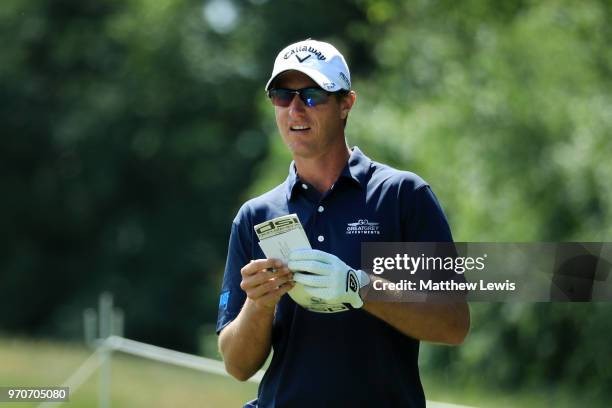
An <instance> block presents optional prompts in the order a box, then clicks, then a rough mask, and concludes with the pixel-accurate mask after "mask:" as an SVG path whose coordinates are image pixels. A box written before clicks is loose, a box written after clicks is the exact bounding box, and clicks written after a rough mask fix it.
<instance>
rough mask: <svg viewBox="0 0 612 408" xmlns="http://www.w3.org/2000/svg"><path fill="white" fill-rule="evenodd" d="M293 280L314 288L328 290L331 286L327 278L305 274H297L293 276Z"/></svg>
mask: <svg viewBox="0 0 612 408" xmlns="http://www.w3.org/2000/svg"><path fill="white" fill-rule="evenodd" d="M293 280H294V281H296V282H297V283H301V284H302V285H304V286H309V287H313V288H326V287H328V286H329V279H328V278H327V277H326V276H319V275H307V274H305V273H300V272H296V273H295V274H294V275H293Z"/></svg>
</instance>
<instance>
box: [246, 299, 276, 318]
mask: <svg viewBox="0 0 612 408" xmlns="http://www.w3.org/2000/svg"><path fill="white" fill-rule="evenodd" d="M244 308H245V309H247V312H248V313H249V315H252V316H254V317H259V318H273V317H274V313H275V311H276V305H271V306H270V305H265V304H261V303H259V302H256V301H254V300H253V299H251V298H248V297H247V299H246V302H245V304H244Z"/></svg>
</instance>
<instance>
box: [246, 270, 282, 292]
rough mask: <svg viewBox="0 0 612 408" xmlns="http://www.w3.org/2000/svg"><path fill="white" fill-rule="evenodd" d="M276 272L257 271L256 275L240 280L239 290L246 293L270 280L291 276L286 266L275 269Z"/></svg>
mask: <svg viewBox="0 0 612 408" xmlns="http://www.w3.org/2000/svg"><path fill="white" fill-rule="evenodd" d="M277 271H278V272H269V271H267V270H261V271H258V272H257V273H256V274H253V275H247V276H245V277H243V278H242V281H241V282H240V288H241V289H242V290H244V291H245V292H246V291H248V290H250V289H252V288H255V287H257V286H259V285H261V284H263V283H265V282H267V281H269V280H270V279H272V278H284V277H287V276H290V275H291V276H292V273H291V271H290V270H289V268H287V267H286V266H283V267H281V268H279V269H277Z"/></svg>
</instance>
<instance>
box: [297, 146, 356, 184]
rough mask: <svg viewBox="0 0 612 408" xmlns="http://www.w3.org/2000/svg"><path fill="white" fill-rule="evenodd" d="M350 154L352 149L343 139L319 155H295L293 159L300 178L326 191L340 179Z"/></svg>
mask: <svg viewBox="0 0 612 408" xmlns="http://www.w3.org/2000/svg"><path fill="white" fill-rule="evenodd" d="M350 155H351V151H350V150H349V148H348V146H347V145H346V142H344V141H343V143H342V144H338V146H337V147H335V148H333V149H330V150H328V151H326V152H324V153H322V154H321V155H319V156H314V157H297V156H294V157H293V160H294V161H295V167H296V169H297V173H298V175H299V176H300V179H302V180H304V181H306V182H307V183H308V184H311V185H312V186H313V187H314V188H316V189H317V191H319V192H320V193H324V192H326V191H327V190H329V189H330V188H331V186H332V185H333V184H334V183H335V182H336V180H338V177H339V176H340V173H341V172H342V169H344V166H346V163H347V161H348V159H349V157H350Z"/></svg>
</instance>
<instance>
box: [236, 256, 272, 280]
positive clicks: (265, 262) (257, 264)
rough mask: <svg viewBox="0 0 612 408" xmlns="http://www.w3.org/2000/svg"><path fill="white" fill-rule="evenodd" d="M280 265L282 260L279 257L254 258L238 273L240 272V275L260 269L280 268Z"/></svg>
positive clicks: (249, 273) (253, 272)
mask: <svg viewBox="0 0 612 408" xmlns="http://www.w3.org/2000/svg"><path fill="white" fill-rule="evenodd" d="M282 266H283V262H282V261H281V260H279V259H256V260H254V261H251V262H249V263H248V264H246V265H245V266H244V267H243V268H242V269H241V270H240V273H241V274H242V276H248V275H253V274H255V273H257V272H258V271H261V270H262V269H268V268H281V267H282Z"/></svg>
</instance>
